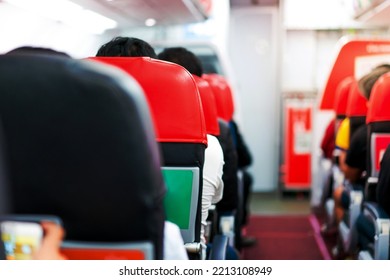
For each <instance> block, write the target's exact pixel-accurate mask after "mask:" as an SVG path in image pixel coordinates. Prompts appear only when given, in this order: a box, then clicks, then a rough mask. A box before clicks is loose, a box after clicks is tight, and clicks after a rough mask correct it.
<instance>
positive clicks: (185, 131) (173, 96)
mask: <svg viewBox="0 0 390 280" xmlns="http://www.w3.org/2000/svg"><path fill="white" fill-rule="evenodd" d="M90 59H92V60H97V61H101V62H103V63H107V64H111V65H114V66H116V67H119V68H121V69H122V70H124V71H125V72H127V73H128V74H130V75H131V76H132V77H133V78H134V79H135V80H137V82H138V83H139V84H140V85H141V87H142V89H143V90H144V92H145V95H146V98H147V100H148V103H149V107H150V110H151V114H152V118H153V121H154V124H155V131H156V138H157V141H158V142H181V143H202V144H205V145H207V138H206V125H205V119H204V114H203V109H202V104H201V99H200V96H199V91H198V88H197V85H196V82H195V80H194V79H193V77H192V75H191V74H190V73H189V72H188V71H187V70H185V69H184V68H183V67H181V66H179V65H177V64H173V63H170V62H166V61H161V60H157V59H152V58H149V57H91V58H90Z"/></svg>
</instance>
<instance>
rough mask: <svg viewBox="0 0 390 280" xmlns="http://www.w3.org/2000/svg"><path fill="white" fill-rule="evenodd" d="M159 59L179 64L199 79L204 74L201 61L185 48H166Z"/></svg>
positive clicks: (159, 55)
mask: <svg viewBox="0 0 390 280" xmlns="http://www.w3.org/2000/svg"><path fill="white" fill-rule="evenodd" d="M158 58H159V59H161V60H165V61H170V62H173V63H176V64H179V65H181V66H183V67H184V68H186V69H187V70H188V72H190V73H191V74H194V75H197V76H199V77H201V76H202V74H203V67H202V63H201V62H200V60H199V59H198V58H197V57H196V55H195V54H194V53H192V52H191V51H189V50H187V49H185V48H182V47H175V48H166V49H164V50H163V51H162V52H161V53H159V54H158Z"/></svg>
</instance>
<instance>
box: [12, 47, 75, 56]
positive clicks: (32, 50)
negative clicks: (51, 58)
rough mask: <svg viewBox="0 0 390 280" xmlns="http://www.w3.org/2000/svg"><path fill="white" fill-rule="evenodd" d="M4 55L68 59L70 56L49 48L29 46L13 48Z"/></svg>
mask: <svg viewBox="0 0 390 280" xmlns="http://www.w3.org/2000/svg"><path fill="white" fill-rule="evenodd" d="M6 54H45V55H46V54H47V55H58V56H63V57H70V55H68V54H66V53H64V52H59V51H56V50H53V49H50V48H43V47H31V46H23V47H18V48H15V49H13V50H11V51H9V52H7V53H6Z"/></svg>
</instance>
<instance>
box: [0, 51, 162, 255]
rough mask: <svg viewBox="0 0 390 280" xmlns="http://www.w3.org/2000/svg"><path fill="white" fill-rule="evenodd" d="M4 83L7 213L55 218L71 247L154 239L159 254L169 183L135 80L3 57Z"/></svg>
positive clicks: (56, 61)
mask: <svg viewBox="0 0 390 280" xmlns="http://www.w3.org/2000/svg"><path fill="white" fill-rule="evenodd" d="M0 76H1V77H2V78H1V80H2V82H1V83H0V119H1V128H2V132H3V133H2V134H3V137H2V138H3V140H4V142H3V143H2V144H4V147H5V151H6V164H7V171H8V172H7V174H8V181H9V184H10V187H11V190H12V194H11V195H10V196H11V199H10V200H12V202H13V204H12V205H11V207H12V209H13V210H14V211H15V212H13V213H26V214H51V215H57V216H59V217H60V218H61V219H62V220H63V222H64V227H65V230H66V238H68V239H73V240H90V241H133V240H140V238H141V237H142V238H143V239H147V240H153V241H154V243H158V244H157V245H156V246H157V247H158V248H157V250H158V251H159V252H160V253H158V256H159V257H161V252H162V247H161V245H162V239H161V240H157V239H159V238H160V236H162V227H163V222H164V220H163V216H164V213H161V209H163V205H162V201H161V197H162V196H163V195H164V194H165V185H164V182H163V178H162V174H161V170H160V166H161V160H160V152H159V149H158V145H157V143H156V141H155V135H154V132H153V125H152V121H151V118H150V113H149V108H148V106H147V102H146V99H145V97H144V94H143V92H142V89H141V87H140V86H139V85H138V83H137V82H136V81H135V80H134V79H132V78H131V77H129V76H128V75H126V74H124V73H123V72H122V71H119V70H118V69H116V68H114V67H108V66H104V65H103V66H102V65H99V64H97V63H92V62H90V61H78V60H73V59H69V58H60V57H54V56H52V57H49V56H38V55H34V56H28V55H4V56H0ZM158 209H159V210H158ZM139 213H142V215H141V216H140V215H139ZM124 221H125V222H124ZM151 224H156V227H155V229H151V227H150V225H151ZM135 229H136V230H135Z"/></svg>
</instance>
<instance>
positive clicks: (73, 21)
mask: <svg viewBox="0 0 390 280" xmlns="http://www.w3.org/2000/svg"><path fill="white" fill-rule="evenodd" d="M3 1H4V2H7V3H9V4H11V5H14V6H16V7H19V8H22V9H25V10H27V11H29V12H33V13H35V14H37V15H39V16H42V17H45V18H49V19H52V20H55V21H59V22H62V23H64V24H66V25H69V26H72V27H75V28H78V29H83V30H85V31H87V32H90V33H93V34H101V33H103V32H104V31H105V30H107V29H112V28H115V27H116V26H117V22H116V21H114V20H112V19H110V18H107V17H105V16H103V15H100V14H98V13H95V12H92V11H90V10H87V9H84V8H83V7H82V6H80V5H77V4H75V3H73V2H71V1H68V0H56V1H53V0H34V1H32V0H3Z"/></svg>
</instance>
